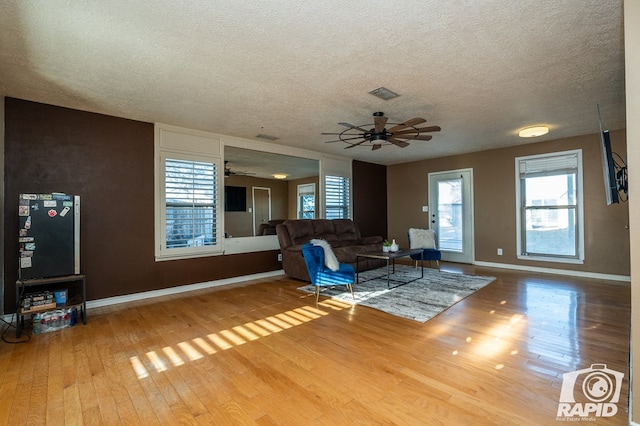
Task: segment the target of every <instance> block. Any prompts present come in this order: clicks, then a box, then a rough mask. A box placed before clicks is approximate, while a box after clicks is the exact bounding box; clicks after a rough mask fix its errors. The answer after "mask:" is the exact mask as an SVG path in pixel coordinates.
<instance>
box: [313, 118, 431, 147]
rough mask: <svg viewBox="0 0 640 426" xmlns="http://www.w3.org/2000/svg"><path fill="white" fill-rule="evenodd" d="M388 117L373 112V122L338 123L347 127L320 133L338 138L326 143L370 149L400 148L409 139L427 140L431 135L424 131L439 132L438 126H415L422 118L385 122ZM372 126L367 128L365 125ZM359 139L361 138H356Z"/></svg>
mask: <svg viewBox="0 0 640 426" xmlns="http://www.w3.org/2000/svg"><path fill="white" fill-rule="evenodd" d="M387 120H388V118H387V117H385V116H384V113H383V112H374V113H373V124H365V125H362V126H354V125H353V124H349V123H338V124H340V125H341V126H345V127H347V129H345V130H343V131H342V132H339V133H322V134H323V135H337V136H338V139H336V140H333V141H327V142H326V143H333V142H344V143H346V144H347V146H346V147H345V149H348V148H353V147H355V146H362V145H364V146H371V149H372V150H374V151H375V150H376V149H380V148H382V145H395V146H399V147H400V148H405V147H407V146H409V142H408V141H411V140H420V141H428V140H431V138H433V136H431V135H425V134H424V133H429V132H439V131H440V130H441V129H440V127H439V126H428V127H416V126H418V125H419V124H422V123H426V122H427V120H425V119H424V118H417V117H416V118H412V119H410V120H407V121H405V122H403V123H387ZM387 124H393V127H390V128H389V129H387V128H386V127H385V126H386V125H387ZM368 126H373V128H372V129H370V130H367V129H365V127H368ZM358 139H361V140H358Z"/></svg>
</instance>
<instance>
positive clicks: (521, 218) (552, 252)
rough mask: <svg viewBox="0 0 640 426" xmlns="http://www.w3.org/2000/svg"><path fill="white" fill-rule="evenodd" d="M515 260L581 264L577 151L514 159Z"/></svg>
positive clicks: (580, 186)
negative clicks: (515, 199)
mask: <svg viewBox="0 0 640 426" xmlns="http://www.w3.org/2000/svg"><path fill="white" fill-rule="evenodd" d="M516 175H517V194H516V198H517V203H518V217H517V219H518V232H517V234H518V253H519V255H518V257H519V258H521V259H536V260H548V261H557V262H569V263H576V262H582V260H583V259H584V255H583V247H584V244H583V235H584V231H583V225H582V223H583V220H582V211H583V209H582V151H580V150H576V151H566V152H559V153H553V154H545V155H535V156H529V157H520V158H516Z"/></svg>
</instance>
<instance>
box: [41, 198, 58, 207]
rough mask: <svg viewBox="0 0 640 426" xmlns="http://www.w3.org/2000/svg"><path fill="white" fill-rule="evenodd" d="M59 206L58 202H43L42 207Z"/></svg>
mask: <svg viewBox="0 0 640 426" xmlns="http://www.w3.org/2000/svg"><path fill="white" fill-rule="evenodd" d="M57 205H58V202H57V201H56V200H44V201H43V202H42V207H49V208H51V207H56V206H57Z"/></svg>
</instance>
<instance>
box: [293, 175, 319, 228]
mask: <svg viewBox="0 0 640 426" xmlns="http://www.w3.org/2000/svg"><path fill="white" fill-rule="evenodd" d="M296 189H297V190H296V194H297V198H296V200H297V207H296V209H297V217H298V219H303V218H304V217H303V216H304V213H309V212H311V213H313V218H312V219H316V218H317V211H318V203H317V200H318V195H317V194H316V184H315V183H313V182H312V183H302V184H299V185H298V186H297V188H296ZM306 195H313V210H303V206H302V204H303V203H302V197H303V196H306Z"/></svg>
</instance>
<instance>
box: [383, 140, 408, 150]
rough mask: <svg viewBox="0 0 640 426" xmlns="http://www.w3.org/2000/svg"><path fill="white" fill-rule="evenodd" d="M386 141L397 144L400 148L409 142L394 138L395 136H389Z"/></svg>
mask: <svg viewBox="0 0 640 426" xmlns="http://www.w3.org/2000/svg"><path fill="white" fill-rule="evenodd" d="M387 141H389V142H391V143H392V144H394V145H396V146H399V147H400V148H406V147H408V146H409V142H405V141H401V140H400V139H396V138H389V139H387Z"/></svg>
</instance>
